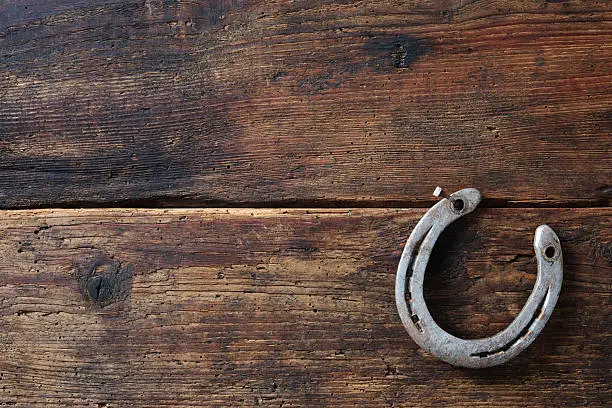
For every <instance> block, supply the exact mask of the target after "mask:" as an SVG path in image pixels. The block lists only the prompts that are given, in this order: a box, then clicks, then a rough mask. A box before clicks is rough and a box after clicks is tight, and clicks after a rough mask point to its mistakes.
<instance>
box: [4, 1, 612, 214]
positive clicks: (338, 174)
mask: <svg viewBox="0 0 612 408" xmlns="http://www.w3.org/2000/svg"><path fill="white" fill-rule="evenodd" d="M611 17H612V3H610V2H609V1H556V0H555V1H553V0H547V1H543V0H542V1H540V0H519V1H509V0H494V1H489V0H486V1H485V0H476V1H466V0H444V1H442V0H435V1H420V0H406V1H392V0H375V1H348V0H316V1H315V0H300V1H294V0H277V1H268V0H265V1H263V0H261V1H255V0H253V1H251V0H222V1H212V0H198V1H186V0H178V1H176V0H174V1H170V0H163V1H162V0H146V1H144V0H138V1H124V0H121V1H119V0H115V1H109V0H105V1H102V0H95V1H91V0H88V1H85V0H77V1H67V0H61V1H54V2H47V1H42V0H19V1H2V2H0V163H1V164H0V207H2V208H17V207H20V208H24V207H29V208H33V207H57V206H112V205H123V206H164V205H174V206H176V205H179V206H198V205H211V204H215V205H218V206H233V205H238V206H243V205H253V206H286V205H291V206H327V205H330V206H336V205H349V206H426V205H429V204H430V203H431V197H430V194H431V190H432V187H434V186H436V185H443V186H445V187H447V188H448V189H449V190H451V191H453V190H455V189H458V188H460V187H467V186H477V187H478V188H480V189H481V190H482V191H483V192H484V193H485V195H486V197H487V200H488V201H486V202H485V205H493V206H496V205H506V204H513V203H514V204H516V202H518V204H517V205H543V206H566V205H571V206H600V205H603V206H605V205H609V202H610V196H611V194H612V188H611V186H610V180H611V179H612V158H611V157H612V155H611V154H610V152H611V151H612V139H611V138H610V134H611V131H612V120H611V116H610V112H611V111H612V109H611V108H612V92H611V91H612V85H611V84H612V77H611V75H612V53H611V52H610V47H611V45H610V44H612V22H611V21H612V19H611Z"/></svg>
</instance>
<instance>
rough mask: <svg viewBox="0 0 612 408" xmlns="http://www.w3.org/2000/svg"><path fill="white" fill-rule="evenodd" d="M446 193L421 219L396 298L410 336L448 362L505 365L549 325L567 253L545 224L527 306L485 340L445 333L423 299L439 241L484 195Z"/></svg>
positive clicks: (403, 262)
mask: <svg viewBox="0 0 612 408" xmlns="http://www.w3.org/2000/svg"><path fill="white" fill-rule="evenodd" d="M434 195H436V196H437V197H444V198H443V199H442V200H441V201H440V202H438V203H437V204H435V205H434V206H433V207H432V208H431V209H429V211H427V213H426V214H425V215H424V216H423V218H422V219H421V220H420V221H419V222H418V224H417V225H416V227H415V228H414V230H413V231H412V233H411V234H410V237H409V238H408V241H407V242H406V246H405V248H404V252H403V253H402V257H401V259H400V262H399V266H398V268H397V276H396V281H395V301H396V303H397V309H398V312H399V315H400V318H401V320H402V323H403V324H404V327H405V328H406V330H407V331H408V334H410V337H412V339H413V340H414V341H415V342H416V343H417V344H418V345H419V346H421V347H422V348H423V349H424V350H425V351H427V352H429V353H430V354H432V355H434V356H436V357H438V358H439V359H441V360H443V361H446V362H447V363H450V364H453V365H456V366H461V367H470V368H484V367H491V366H495V365H499V364H503V363H505V362H507V361H508V360H510V359H512V358H514V357H515V356H517V355H518V354H519V353H520V352H521V351H523V350H524V349H525V348H527V346H529V345H530V344H531V343H532V342H533V341H534V340H535V338H536V337H537V336H538V334H539V333H540V332H541V331H542V329H543V328H544V325H545V324H546V322H547V321H548V319H549V318H550V315H551V313H552V311H553V309H554V307H555V304H556V303H557V299H558V297H559V292H560V291H561V283H562V280H563V254H562V252H561V243H560V242H559V238H558V237H557V235H556V234H555V232H554V231H553V230H552V228H550V227H549V226H547V225H540V226H539V227H538V228H537V229H536V231H535V236H534V240H533V246H534V249H535V254H536V258H537V264H538V275H537V278H536V283H535V286H534V288H533V291H532V293H531V295H530V296H529V298H528V299H527V302H526V303H525V306H523V309H522V310H521V311H520V313H519V314H518V316H517V317H516V318H515V319H514V321H513V322H512V323H510V325H509V326H508V327H506V328H505V329H504V330H502V331H501V332H499V333H497V334H495V335H493V336H491V337H486V338H482V339H476V340H465V339H460V338H458V337H455V336H453V335H452V334H449V333H447V332H446V331H444V330H443V329H442V328H440V326H438V324H437V323H436V322H435V321H434V319H433V318H432V316H431V314H430V313H429V310H428V309H427V305H426V304H425V299H424V298H423V280H424V277H425V269H426V267H427V262H428V260H429V256H430V255H431V252H432V250H433V248H434V245H435V243H436V240H437V239H438V237H439V236H440V234H441V233H442V231H444V229H445V228H446V227H447V226H448V225H450V224H451V223H452V222H453V221H455V220H457V219H459V218H461V217H462V216H464V215H466V214H469V213H471V212H472V211H474V209H475V208H476V207H477V206H478V204H479V203H480V201H481V199H482V196H481V194H480V192H479V191H478V190H476V189H474V188H466V189H463V190H460V191H457V192H456V193H453V194H451V195H450V196H447V195H446V194H444V192H443V191H442V189H441V188H440V187H438V188H436V191H435V192H434Z"/></svg>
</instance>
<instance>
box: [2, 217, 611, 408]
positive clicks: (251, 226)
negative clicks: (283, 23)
mask: <svg viewBox="0 0 612 408" xmlns="http://www.w3.org/2000/svg"><path fill="white" fill-rule="evenodd" d="M423 212H424V211H423V210H384V209H363V210H339V209H338V210H297V209H295V210H286V209H270V210H265V209H264V210H261V209H260V210H248V209H242V210H240V209H233V210H220V209H217V210H215V209H209V210H195V209H194V210H187V209H175V210H171V209H170V210H120V209H109V210H36V211H31V210H26V211H5V212H2V214H1V216H0V254H1V256H0V299H1V303H0V325H1V326H0V327H2V331H1V332H0V402H1V403H2V404H4V405H16V406H28V407H36V406H40V407H54V406H91V407H123V406H135V407H144V406H258V405H263V406H276V407H297V406H329V407H340V406H360V407H382V406H421V405H422V406H432V405H447V406H465V407H476V406H485V405H486V406H503V407H509V406H521V405H523V404H526V403H528V404H529V406H609V405H610V403H611V402H612V395H611V394H612V393H611V390H610V355H609V351H610V346H611V344H610V338H611V336H610V332H611V330H610V329H611V323H612V321H611V319H610V313H609V310H610V294H611V289H612V286H611V284H612V282H611V281H610V276H611V272H612V247H611V242H612V239H611V238H612V235H611V234H612V228H611V220H612V217H611V215H612V210H611V209H609V208H605V209H604V208H601V209H480V210H477V211H476V212H475V213H473V214H471V215H469V216H468V217H467V218H466V219H465V220H460V221H458V223H456V224H454V225H453V226H452V227H451V228H450V229H449V230H447V231H446V232H445V233H444V235H443V236H442V238H441V241H440V242H439V243H438V245H437V246H436V249H435V253H434V256H433V257H432V264H431V265H429V267H430V268H429V270H428V272H427V274H426V276H427V279H426V297H427V299H428V302H429V305H430V308H431V310H432V314H433V316H434V317H435V318H436V319H437V320H438V321H439V322H440V324H441V325H442V326H443V327H444V328H446V329H447V330H449V331H451V332H452V333H455V334H458V335H461V336H465V337H479V336H484V335H488V334H492V333H493V332H496V331H497V330H500V329H501V328H503V327H504V326H505V325H506V324H508V323H509V322H510V321H511V320H512V318H513V316H515V315H516V314H517V313H518V311H519V310H520V308H521V307H522V304H523V302H524V301H525V299H526V298H527V296H528V294H529V292H530V290H531V287H532V285H533V283H534V281H535V271H536V265H535V262H534V255H533V250H532V248H531V241H532V237H533V231H534V230H535V228H536V227H537V226H538V225H539V224H541V223H544V222H545V223H548V224H549V225H551V226H552V227H553V228H554V229H555V230H556V231H557V233H558V235H559V237H560V238H561V242H562V246H563V252H564V259H565V271H564V282H563V289H562V293H561V297H560V299H559V303H558V305H557V308H556V310H555V312H554V313H553V315H552V318H551V320H550V321H549V323H548V325H547V327H546V328H545V329H544V331H543V332H542V334H541V335H540V337H539V338H538V339H537V340H536V341H535V343H534V344H533V345H532V346H531V347H530V348H529V349H527V350H526V351H525V352H524V353H522V354H521V355H520V356H519V357H518V358H517V359H515V360H513V361H512V362H511V363H510V364H509V365H506V366H502V367H499V368H495V369H488V370H484V371H474V370H464V369H456V368H453V367H451V366H449V365H447V364H445V363H442V362H440V361H437V360H435V359H434V358H432V357H430V356H429V355H427V354H425V353H423V352H422V351H421V350H420V349H419V348H418V347H417V346H416V345H415V344H414V343H413V342H412V341H411V340H410V338H409V337H408V335H407V334H406V333H405V331H404V329H403V327H402V324H401V322H400V320H399V318H398V316H397V313H396V309H395V303H394V295H393V290H394V278H395V268H396V265H397V262H398V260H399V255H400V253H401V250H402V248H403V244H404V242H405V239H406V238H407V236H408V235H409V233H410V231H411V229H412V228H413V226H414V225H415V224H416V222H417V221H418V219H419V218H420V217H421V216H422V214H423Z"/></svg>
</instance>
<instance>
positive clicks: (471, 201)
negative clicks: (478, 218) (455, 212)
mask: <svg viewBox="0 0 612 408" xmlns="http://www.w3.org/2000/svg"><path fill="white" fill-rule="evenodd" d="M452 197H454V198H455V199H462V200H463V204H464V205H465V208H464V209H463V212H464V214H467V213H471V212H472V211H474V210H475V209H476V207H478V204H480V202H481V201H482V194H481V193H480V191H479V190H477V189H475V188H464V189H463V190H459V191H457V192H456V193H454V194H453V195H452Z"/></svg>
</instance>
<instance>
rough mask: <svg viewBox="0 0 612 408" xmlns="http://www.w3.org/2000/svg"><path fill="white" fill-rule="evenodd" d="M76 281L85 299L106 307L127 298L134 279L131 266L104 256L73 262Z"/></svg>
mask: <svg viewBox="0 0 612 408" xmlns="http://www.w3.org/2000/svg"><path fill="white" fill-rule="evenodd" d="M75 267H76V275H77V280H78V281H79V286H80V288H81V291H82V293H83V295H84V297H85V298H87V299H88V300H89V301H90V302H91V303H92V304H93V305H95V306H98V307H106V306H109V305H110V304H112V303H117V302H121V301H124V300H125V299H127V297H128V296H129V294H130V292H131V289H132V281H133V279H134V273H133V267H132V265H131V264H124V263H122V262H120V261H117V260H115V259H111V258H108V257H106V256H104V255H98V256H96V257H94V258H90V259H85V260H80V261H77V262H75Z"/></svg>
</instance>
